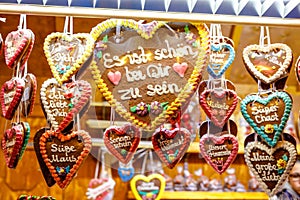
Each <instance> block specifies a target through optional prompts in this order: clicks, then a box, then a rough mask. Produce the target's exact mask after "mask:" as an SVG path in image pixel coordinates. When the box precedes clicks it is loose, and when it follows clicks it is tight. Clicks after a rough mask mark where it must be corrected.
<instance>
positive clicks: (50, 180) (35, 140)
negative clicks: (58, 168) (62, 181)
mask: <svg viewBox="0 0 300 200" xmlns="http://www.w3.org/2000/svg"><path fill="white" fill-rule="evenodd" d="M46 131H49V128H41V129H40V130H38V131H37V132H36V134H35V135H34V138H33V146H34V151H35V155H36V157H37V159H38V162H39V165H40V168H41V171H42V174H43V177H44V179H45V181H46V183H47V186H48V187H51V186H53V185H54V184H55V183H56V182H55V180H54V179H53V177H52V175H51V173H50V171H49V169H48V167H47V165H46V163H45V162H44V159H43V157H42V154H41V151H40V145H39V143H40V138H41V137H42V135H43V134H44V133H45V132H46Z"/></svg>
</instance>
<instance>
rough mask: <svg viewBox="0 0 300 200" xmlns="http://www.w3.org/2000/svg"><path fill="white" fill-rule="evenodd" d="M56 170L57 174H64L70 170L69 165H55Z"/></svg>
mask: <svg viewBox="0 0 300 200" xmlns="http://www.w3.org/2000/svg"><path fill="white" fill-rule="evenodd" d="M56 172H57V173H58V175H59V176H66V175H67V174H68V173H69V172H70V166H69V165H68V166H66V167H58V166H57V167H56Z"/></svg>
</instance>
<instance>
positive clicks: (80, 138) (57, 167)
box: [39, 130, 92, 189]
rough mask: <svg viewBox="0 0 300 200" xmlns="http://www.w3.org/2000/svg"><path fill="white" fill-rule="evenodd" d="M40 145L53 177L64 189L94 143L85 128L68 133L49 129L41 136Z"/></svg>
mask: <svg viewBox="0 0 300 200" xmlns="http://www.w3.org/2000/svg"><path fill="white" fill-rule="evenodd" d="M39 146H40V153H41V155H42V158H43V160H44V162H45V164H46V166H47V167H48V169H49V171H50V173H51V175H52V177H53V179H54V180H55V181H56V183H57V184H58V186H59V187H60V188H62V189H63V188H65V187H66V186H67V185H69V183H70V182H71V180H72V179H73V177H74V175H75V174H76V172H77V170H78V169H79V167H80V166H81V164H82V163H83V160H84V159H85V158H86V157H87V156H88V154H89V153H90V150H91V147H92V143H91V137H90V135H89V134H88V133H87V132H85V131H83V130H78V131H72V132H71V133H69V134H68V135H63V134H61V133H58V132H54V131H50V130H49V131H46V132H45V133H44V134H43V135H42V136H41V137H40V141H39Z"/></svg>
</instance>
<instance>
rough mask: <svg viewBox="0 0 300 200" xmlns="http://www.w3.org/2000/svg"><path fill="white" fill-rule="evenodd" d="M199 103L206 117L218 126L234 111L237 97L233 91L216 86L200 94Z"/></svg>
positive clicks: (221, 125)
mask: <svg viewBox="0 0 300 200" xmlns="http://www.w3.org/2000/svg"><path fill="white" fill-rule="evenodd" d="M199 103H200V106H201V107H202V109H203V110H204V112H205V113H206V115H207V117H208V118H210V119H211V121H212V122H213V123H214V124H215V125H216V126H219V127H223V126H224V124H225V123H226V122H227V121H228V119H229V118H230V116H231V115H232V113H233V112H234V110H235V108H236V106H237V103H238V97H237V94H236V92H235V91H233V90H228V89H223V88H216V89H207V90H204V92H202V93H201V94H200V98H199Z"/></svg>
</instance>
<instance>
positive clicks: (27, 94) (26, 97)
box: [21, 73, 37, 117]
mask: <svg viewBox="0 0 300 200" xmlns="http://www.w3.org/2000/svg"><path fill="white" fill-rule="evenodd" d="M23 79H24V81H25V86H24V93H23V96H22V100H21V105H22V106H21V111H22V114H23V115H24V116H25V117H27V116H28V115H30V114H31V113H32V110H33V107H34V102H35V97H36V90H37V81H36V77H35V76H34V75H33V74H31V73H28V74H26V76H25V77H24V78H23Z"/></svg>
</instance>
